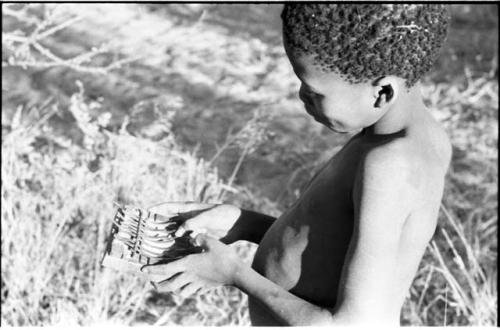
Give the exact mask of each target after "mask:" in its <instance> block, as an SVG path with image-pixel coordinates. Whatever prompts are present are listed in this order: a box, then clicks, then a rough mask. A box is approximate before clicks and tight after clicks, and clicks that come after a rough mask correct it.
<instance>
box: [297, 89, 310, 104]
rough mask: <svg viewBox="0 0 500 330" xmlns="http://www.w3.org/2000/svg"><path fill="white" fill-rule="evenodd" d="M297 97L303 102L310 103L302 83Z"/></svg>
mask: <svg viewBox="0 0 500 330" xmlns="http://www.w3.org/2000/svg"><path fill="white" fill-rule="evenodd" d="M299 99H300V100H301V101H302V102H304V103H310V101H311V100H310V99H309V97H308V96H307V93H306V91H305V88H304V85H300V89H299Z"/></svg>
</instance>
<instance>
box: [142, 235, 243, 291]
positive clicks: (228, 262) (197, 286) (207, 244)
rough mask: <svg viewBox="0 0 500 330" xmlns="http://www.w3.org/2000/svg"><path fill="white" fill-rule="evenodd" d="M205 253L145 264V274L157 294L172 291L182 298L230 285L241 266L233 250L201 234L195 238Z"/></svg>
mask: <svg viewBox="0 0 500 330" xmlns="http://www.w3.org/2000/svg"><path fill="white" fill-rule="evenodd" d="M195 241H196V244H197V245H198V246H201V247H203V249H204V250H205V251H204V252H202V253H198V254H191V255H188V256H186V257H183V258H182V259H179V260H176V261H173V262H170V263H168V264H161V265H147V266H144V267H143V268H142V272H145V273H147V274H148V275H149V276H150V278H151V279H153V282H152V283H153V284H154V285H155V287H156V289H157V290H158V291H167V292H175V293H177V294H180V295H181V296H183V297H187V296H190V295H192V294H194V293H195V292H197V291H199V290H201V289H207V288H212V287H215V286H220V285H233V283H234V277H235V273H236V272H237V270H238V268H239V267H240V265H241V264H242V261H241V260H240V258H239V257H238V255H237V254H236V251H234V249H232V248H231V247H229V246H227V245H225V244H224V243H222V242H220V241H218V240H216V239H214V238H212V237H210V236H208V235H205V234H199V235H198V236H196V238H195Z"/></svg>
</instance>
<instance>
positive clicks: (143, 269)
mask: <svg viewBox="0 0 500 330" xmlns="http://www.w3.org/2000/svg"><path fill="white" fill-rule="evenodd" d="M141 272H143V273H149V269H147V268H146V267H145V266H142V267H141Z"/></svg>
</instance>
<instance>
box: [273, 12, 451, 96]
mask: <svg viewBox="0 0 500 330" xmlns="http://www.w3.org/2000/svg"><path fill="white" fill-rule="evenodd" d="M281 18H282V20H283V38H284V41H285V42H286V44H287V46H288V47H289V49H291V50H292V52H293V54H296V55H301V54H306V55H312V56H313V61H314V64H315V65H317V66H319V67H320V68H321V69H322V70H323V71H326V72H336V73H339V74H340V75H341V76H342V77H343V78H344V79H346V80H347V81H349V82H350V83H360V82H367V81H369V80H372V79H376V78H379V77H382V76H385V75H395V76H398V77H401V78H403V79H405V81H406V86H407V87H411V86H413V85H414V84H415V83H416V82H417V81H418V80H419V79H420V78H421V77H422V76H423V75H424V74H425V73H426V72H428V71H429V70H430V68H431V67H432V64H433V63H434V61H435V60H436V58H437V57H438V55H439V50H440V48H441V46H442V44H443V43H444V40H445V38H446V33H447V29H448V24H449V21H450V16H449V13H448V11H447V10H446V8H445V6H444V5H436V4H293V3H292V4H285V6H284V9H283V12H282V13H281Z"/></svg>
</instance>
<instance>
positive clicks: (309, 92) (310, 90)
mask: <svg viewBox="0 0 500 330" xmlns="http://www.w3.org/2000/svg"><path fill="white" fill-rule="evenodd" d="M307 93H308V94H309V95H311V96H322V95H321V94H320V93H316V92H315V91H313V90H312V89H310V88H308V89H307Z"/></svg>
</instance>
